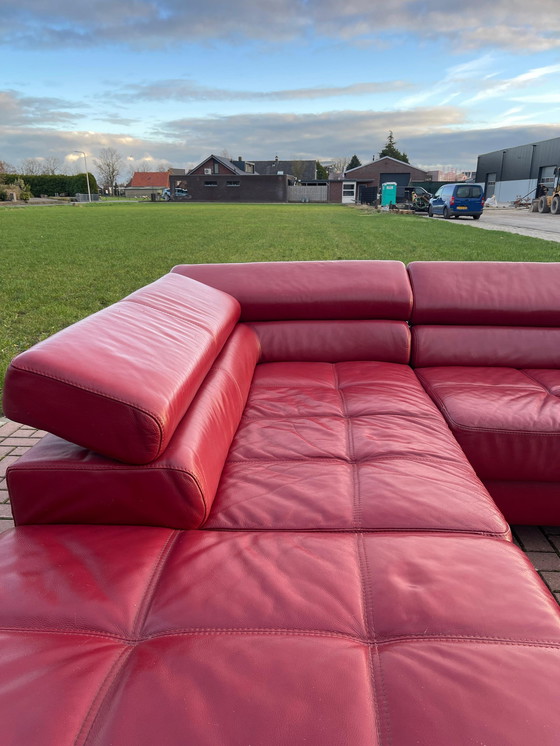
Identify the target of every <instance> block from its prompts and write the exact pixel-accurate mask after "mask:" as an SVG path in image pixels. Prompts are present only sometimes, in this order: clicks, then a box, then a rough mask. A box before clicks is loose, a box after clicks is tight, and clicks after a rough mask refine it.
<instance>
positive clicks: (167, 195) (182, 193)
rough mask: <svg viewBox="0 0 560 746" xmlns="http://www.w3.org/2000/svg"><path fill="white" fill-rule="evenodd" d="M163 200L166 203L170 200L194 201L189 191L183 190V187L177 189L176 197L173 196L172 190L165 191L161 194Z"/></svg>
mask: <svg viewBox="0 0 560 746" xmlns="http://www.w3.org/2000/svg"><path fill="white" fill-rule="evenodd" d="M161 198H162V199H164V200H165V201H166V202H169V200H170V199H192V197H191V195H190V194H189V193H188V191H187V190H186V189H181V187H175V196H174V197H172V195H171V189H164V190H163V192H162V193H161Z"/></svg>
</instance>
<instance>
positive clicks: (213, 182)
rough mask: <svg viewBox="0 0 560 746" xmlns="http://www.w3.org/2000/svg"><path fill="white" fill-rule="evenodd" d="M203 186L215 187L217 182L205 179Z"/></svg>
mask: <svg viewBox="0 0 560 746" xmlns="http://www.w3.org/2000/svg"><path fill="white" fill-rule="evenodd" d="M204 186H205V187H217V186H218V182H217V181H205V182H204Z"/></svg>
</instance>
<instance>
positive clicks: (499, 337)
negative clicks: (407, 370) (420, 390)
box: [412, 325, 560, 370]
mask: <svg viewBox="0 0 560 746" xmlns="http://www.w3.org/2000/svg"><path fill="white" fill-rule="evenodd" d="M412 365H414V366H415V367H416V368H430V367H434V366H441V367H444V366H445V367H447V366H454V365H474V366H483V365H484V366H489V367H499V366H501V367H508V368H528V367H531V368H533V367H534V368H550V369H552V370H554V369H558V368H560V328H559V329H549V328H535V327H513V326H512V327H510V326H488V327H485V326H443V325H442V326H435V325H426V326H424V325H420V326H414V327H413V328H412Z"/></svg>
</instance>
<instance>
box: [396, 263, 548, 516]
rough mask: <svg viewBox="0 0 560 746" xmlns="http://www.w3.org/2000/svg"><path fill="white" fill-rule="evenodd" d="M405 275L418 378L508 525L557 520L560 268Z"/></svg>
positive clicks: (523, 266)
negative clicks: (410, 289) (408, 281)
mask: <svg viewBox="0 0 560 746" xmlns="http://www.w3.org/2000/svg"><path fill="white" fill-rule="evenodd" d="M408 269H409V274H410V278H411V282H412V285H413V288H414V310H413V313H412V321H413V322H414V323H415V326H414V327H413V329H412V364H413V365H414V366H415V368H416V372H417V374H418V377H419V378H420V380H421V382H422V383H423V385H424V387H425V388H426V390H427V391H428V393H429V394H430V396H431V397H432V398H433V400H434V401H435V402H436V404H437V405H438V407H439V408H440V409H441V411H442V412H443V414H444V416H445V418H446V420H447V422H448V424H449V426H450V428H451V430H452V432H453V434H454V435H455V437H456V438H457V440H458V442H459V443H460V445H461V447H462V448H463V450H464V451H465V453H466V455H467V457H468V459H469V461H470V462H471V464H472V465H473V466H474V468H475V470H476V472H477V474H478V475H479V476H480V477H481V479H482V480H483V481H484V482H485V484H486V486H487V487H488V488H489V490H490V492H491V494H492V495H493V497H494V498H495V499H496V500H497V501H498V504H499V506H500V507H501V509H502V510H503V511H504V513H505V516H506V518H507V519H508V520H509V521H512V522H522V523H537V524H538V523H541V524H542V523H545V524H546V523H549V524H555V523H560V500H559V499H558V498H557V495H558V494H560V469H559V468H558V466H557V464H558V447H559V445H560V399H559V394H560V294H559V293H558V287H560V284H559V281H560V264H556V263H555V264H540V263H522V262H519V263H515V262H511V263H508V262H505V263H502V262H413V263H412V264H411V265H409V268H408ZM505 482H508V483H510V485H511V487H512V490H511V499H508V492H507V488H504V483H505ZM530 483H533V485H534V487H533V488H528V485H529V484H530ZM494 490H495V491H494ZM533 494H535V495H537V497H536V498H535V500H534V501H533V500H532V499H531V498H530V497H528V501H527V504H526V505H525V506H523V505H522V503H521V502H520V501H521V496H522V495H526V496H530V495H533ZM547 497H548V498H552V499H547Z"/></svg>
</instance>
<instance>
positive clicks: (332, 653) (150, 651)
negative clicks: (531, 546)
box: [0, 526, 560, 746]
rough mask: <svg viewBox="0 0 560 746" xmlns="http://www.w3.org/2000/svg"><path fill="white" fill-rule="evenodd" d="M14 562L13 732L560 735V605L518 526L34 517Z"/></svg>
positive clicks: (234, 739)
mask: <svg viewBox="0 0 560 746" xmlns="http://www.w3.org/2000/svg"><path fill="white" fill-rule="evenodd" d="M0 574H1V577H2V581H3V582H2V585H1V586H0V627H1V628H2V630H1V632H0V638H1V640H2V650H3V651H4V653H3V655H2V656H1V657H0V680H1V681H2V688H1V691H0V703H1V706H2V713H3V717H2V737H3V742H4V743H10V744H26V743H36V742H37V734H38V733H40V734H41V735H40V741H41V744H44V746H55V745H56V746H70V744H72V745H74V744H76V743H78V744H85V743H99V744H101V743H103V744H109V743H115V744H125V743H127V744H128V743H130V744H135V746H148V745H149V746H152V745H153V744H154V743H166V744H167V743H168V744H173V743H177V744H178V743H192V744H216V743H228V744H232V745H235V746H241V744H247V743H278V744H280V743H282V744H287V743H304V742H305V743H307V744H317V745H319V744H321V745H322V746H328V745H329V744H340V743H341V742H345V743H352V744H356V746H377V744H381V743H383V744H387V743H395V744H397V743H398V744H412V743H420V744H424V745H427V744H435V743H437V744H444V743H458V742H459V741H458V740H457V738H458V734H460V742H461V743H465V744H467V743H507V744H508V746H526V744H528V743H538V744H539V746H556V744H557V743H558V740H557V737H558V733H559V732H560V730H559V729H560V710H559V709H558V707H557V706H556V705H557V702H556V698H557V692H558V688H559V686H560V620H559V614H558V607H557V605H556V604H555V602H554V599H552V597H551V596H550V595H549V594H548V593H547V591H546V589H545V588H544V586H543V584H542V583H541V581H540V580H539V578H538V576H537V575H536V573H535V572H534V571H533V570H532V568H531V567H530V565H529V562H528V560H527V559H526V558H525V557H524V556H523V555H522V553H521V552H520V551H519V550H517V548H516V547H514V546H513V545H511V544H510V543H509V542H504V541H500V540H496V539H491V538H487V537H476V536H474V537H473V536H452V535H439V536H433V535H431V536H426V535H424V536H423V535H415V534H401V535H395V534H366V535H364V534H336V535H332V534H330V535H327V534H311V533H303V534H302V533H286V532H279V533H272V532H242V533H236V532H211V531H193V532H181V531H173V530H170V529H164V528H150V527H136V528H134V527H124V526H105V527H104V526H97V527H90V526H48V527H45V526H25V527H23V528H19V529H16V530H14V531H10V532H7V533H5V534H3V535H2V536H1V537H0ZM459 580H460V582H459ZM528 701H530V702H531V707H530V708H527V702H528ZM61 703H63V706H61Z"/></svg>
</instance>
